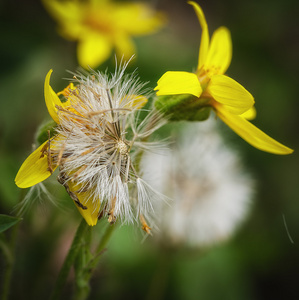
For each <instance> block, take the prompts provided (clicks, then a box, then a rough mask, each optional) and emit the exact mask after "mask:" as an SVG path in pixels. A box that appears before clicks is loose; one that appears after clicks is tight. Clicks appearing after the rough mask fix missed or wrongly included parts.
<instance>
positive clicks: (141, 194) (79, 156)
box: [51, 64, 165, 227]
mask: <svg viewBox="0 0 299 300" xmlns="http://www.w3.org/2000/svg"><path fill="white" fill-rule="evenodd" d="M125 68H126V64H125V65H120V66H118V67H116V71H115V72H114V73H113V74H109V73H108V72H106V73H104V74H103V73H100V72H95V71H92V72H91V73H87V72H86V71H83V73H75V74H73V75H74V77H73V80H72V83H71V85H69V87H68V88H67V89H65V90H64V91H62V92H61V93H58V94H59V95H60V96H61V100H62V103H64V105H61V106H56V108H57V113H58V118H59V124H58V126H57V129H56V131H57V136H56V138H55V139H54V141H53V142H52V147H51V158H52V160H53V163H54V164H58V165H59V169H60V173H59V182H60V183H61V184H62V185H64V187H65V188H66V190H67V192H68V193H69V195H70V196H71V198H73V200H74V201H75V202H76V204H77V205H78V206H79V207H80V208H81V209H82V210H85V209H90V208H91V209H92V210H94V212H95V211H96V210H97V209H98V207H99V204H100V212H101V214H102V215H104V216H107V217H108V220H109V221H110V222H111V223H113V222H115V220H116V219H120V220H121V221H122V222H129V223H131V222H134V221H136V220H138V219H140V216H142V218H143V219H142V220H144V222H146V221H145V220H147V221H149V220H150V219H151V216H152V215H153V214H154V210H153V205H152V201H153V200H155V199H156V198H157V195H156V194H155V191H154V190H153V189H150V187H149V186H148V185H147V184H146V183H145V181H144V180H142V179H141V175H140V174H139V173H140V168H139V161H140V159H139V158H138V157H141V156H142V153H143V152H144V151H150V150H151V149H152V148H156V147H157V144H159V142H155V143H156V144H155V143H154V144H152V143H151V142H150V141H149V137H150V136H151V134H152V133H153V132H155V131H156V130H157V129H158V128H160V127H161V126H162V125H164V124H165V122H164V121H163V120H162V118H161V117H160V115H159V113H158V112H157V111H151V112H150V113H148V114H147V116H146V117H145V119H144V120H143V121H141V120H140V119H139V112H140V110H141V109H142V107H143V106H144V104H145V103H146V102H147V97H148V93H147V91H146V89H145V88H144V86H145V84H143V83H141V82H140V81H139V79H138V77H137V76H136V74H135V73H133V74H129V75H127V74H125ZM63 98H64V99H63ZM63 101H64V102H63ZM137 158H138V159H137ZM79 211H80V210H79ZM100 212H99V213H100ZM142 226H143V227H146V226H145V225H142Z"/></svg>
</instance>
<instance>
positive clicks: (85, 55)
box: [77, 34, 112, 69]
mask: <svg viewBox="0 0 299 300" xmlns="http://www.w3.org/2000/svg"><path fill="white" fill-rule="evenodd" d="M111 51H112V44H111V41H110V40H109V38H108V37H105V36H102V35H99V34H88V35H87V36H86V37H84V39H82V40H80V41H79V44H78V48H77V55H78V61H79V64H80V65H81V66H82V67H83V68H86V69H88V68H96V67H97V66H99V65H100V64H101V63H103V62H104V61H105V60H106V59H108V57H109V56H110V53H111Z"/></svg>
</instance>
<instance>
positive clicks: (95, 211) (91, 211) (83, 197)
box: [68, 180, 101, 226]
mask: <svg viewBox="0 0 299 300" xmlns="http://www.w3.org/2000/svg"><path fill="white" fill-rule="evenodd" d="M68 185H69V188H70V191H71V192H74V193H75V194H76V196H77V197H78V200H79V201H80V203H81V204H82V205H83V206H85V208H86V209H83V208H81V207H79V206H78V205H77V204H76V203H75V204H76V207H77V209H78V210H79V212H80V214H81V215H82V217H83V218H84V219H85V221H86V223H87V224H88V225H89V226H94V225H96V224H97V222H98V216H99V211H100V207H101V201H100V200H99V201H93V196H92V192H90V191H86V192H81V193H79V192H77V191H78V190H80V185H79V184H76V183H73V182H72V181H71V180H70V181H69V182H68Z"/></svg>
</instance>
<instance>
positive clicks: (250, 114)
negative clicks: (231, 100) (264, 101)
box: [241, 106, 256, 120]
mask: <svg viewBox="0 0 299 300" xmlns="http://www.w3.org/2000/svg"><path fill="white" fill-rule="evenodd" d="M241 117H242V118H244V119H246V120H253V119H255V117H256V109H255V107H254V106H252V107H251V108H250V109H249V110H247V111H245V112H244V113H243V114H242V115H241Z"/></svg>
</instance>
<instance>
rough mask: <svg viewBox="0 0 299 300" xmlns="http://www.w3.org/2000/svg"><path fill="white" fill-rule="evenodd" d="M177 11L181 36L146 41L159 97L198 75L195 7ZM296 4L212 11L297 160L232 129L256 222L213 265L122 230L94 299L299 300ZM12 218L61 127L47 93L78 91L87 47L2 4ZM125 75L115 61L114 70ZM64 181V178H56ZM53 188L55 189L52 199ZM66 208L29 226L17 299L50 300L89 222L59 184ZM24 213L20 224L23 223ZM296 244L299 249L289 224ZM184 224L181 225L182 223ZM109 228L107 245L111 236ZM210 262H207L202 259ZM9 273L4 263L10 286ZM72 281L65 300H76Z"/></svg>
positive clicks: (6, 192) (239, 74)
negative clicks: (251, 186)
mask: <svg viewBox="0 0 299 300" xmlns="http://www.w3.org/2000/svg"><path fill="white" fill-rule="evenodd" d="M152 3H153V4H155V5H157V7H158V8H160V9H162V10H164V11H165V13H167V14H168V18H169V27H168V28H166V29H164V30H163V31H161V32H160V33H159V34H157V35H153V36H148V37H143V38H139V39H138V40H136V44H137V49H138V54H137V58H136V59H135V60H134V63H133V64H132V66H131V68H132V69H133V68H136V67H138V72H139V74H140V77H141V79H142V80H143V81H147V80H149V81H150V84H149V85H150V86H151V87H154V86H155V84H156V81H157V80H158V79H159V77H160V76H161V75H162V74H163V73H164V72H165V71H168V70H174V71H175V70H176V71H179V70H184V71H192V70H194V69H195V68H196V65H197V55H198V47H199V41H200V27H199V24H198V21H197V19H196V16H195V13H194V11H193V9H192V7H191V6H189V5H187V4H186V3H185V1H178V0H177V1H173V0H172V1H171V0H168V1H166V0H164V1H163V0H161V1H158V0H157V1H152ZM297 3H298V1H295V0H288V1H283V0H273V1H270V0H253V1H237V0H228V1H220V0H218V1H217V0H213V1H200V2H199V4H200V5H201V6H202V8H203V10H204V12H205V14H206V18H207V21H208V24H209V29H210V33H212V31H214V30H215V29H216V28H217V27H219V26H222V25H225V26H227V27H228V28H229V29H230V30H231V34H232V39H233V60H232V64H231V67H230V68H229V70H228V72H227V74H228V75H229V76H231V77H232V78H234V79H236V80H237V81H239V82H240V83H241V84H243V85H244V86H245V87H246V88H247V89H248V90H249V91H250V92H251V93H252V94H253V95H254V97H255V100H256V108H257V111H258V116H257V119H256V120H255V121H254V123H255V124H256V125H257V126H258V127H259V128H261V129H262V130H264V131H265V132H266V133H268V134H269V135H271V136H272V137H273V138H276V139H277V140H278V141H280V142H282V143H284V144H286V145H287V146H289V147H291V148H293V149H295V152H294V154H292V155H290V156H275V155H272V154H268V153H263V152H261V151H259V150H256V149H254V148H252V147H251V146H250V145H248V144H246V143H245V142H244V141H242V140H241V139H240V138H239V137H238V136H236V135H235V134H234V133H232V132H231V131H230V130H228V129H226V127H225V126H223V132H224V134H226V136H227V141H228V143H232V144H234V146H235V148H238V149H239V150H240V152H241V155H242V157H243V159H244V164H245V165H246V166H247V168H248V170H249V171H250V172H251V173H252V174H253V176H254V177H255V179H256V182H257V190H256V196H255V199H254V201H253V204H252V209H251V214H250V216H249V218H248V219H247V221H246V222H245V223H244V224H243V226H242V228H240V230H239V231H238V233H237V234H236V235H235V236H234V238H233V239H232V240H230V241H229V242H227V243H224V244H222V245H219V246H217V247H215V248H213V249H211V250H210V251H209V252H208V253H205V254H204V255H202V254H201V253H199V252H198V251H194V252H193V253H192V255H190V254H189V253H188V254H187V253H186V252H185V251H183V250H182V249H181V250H179V251H178V252H177V253H172V254H169V253H166V254H165V253H163V251H162V250H161V249H159V248H158V247H157V246H156V245H155V243H154V242H153V240H152V238H151V237H149V238H147V239H146V241H145V242H144V243H142V242H141V240H142V236H141V234H140V233H139V231H138V230H137V229H134V228H130V227H127V226H123V227H121V228H120V229H119V230H118V231H117V233H116V234H115V236H114V237H113V239H112V241H111V244H110V246H109V248H108V251H107V252H106V253H105V254H104V256H103V259H102V261H101V263H100V266H99V268H98V271H97V272H96V274H95V277H94V278H93V280H92V287H93V292H92V295H91V297H90V299H104V297H105V298H106V299H184V300H189V299H190V300H191V299H192V300H193V299H205V300H214V299H215V300H218V299H222V300H226V299H227V300H234V299H236V300H239V299H241V300H249V299H257V300H260V299H271V300H276V299H288V300H291V299H298V297H299V296H298V295H299V285H298V280H299V270H298V269H299V255H298V253H299V252H298V243H299V230H298V227H299V217H298V216H299V199H298V198H299V197H298V195H299V181H298V177H299V175H298V173H299V172H298V167H299V156H298V149H299V147H298V146H299V142H298V129H299V118H298V110H299V97H298V85H299V80H298V70H299V63H298V53H299V36H298V33H299V26H298V13H299V5H298V4H297ZM0 28H1V39H0V59H1V68H0V114H1V117H0V143H1V150H0V155H1V156H0V176H1V180H0V197H1V199H0V213H4V214H11V213H12V209H13V207H14V206H15V204H16V203H18V201H19V199H20V197H22V195H21V191H20V190H19V189H18V188H17V187H16V186H15V185H14V177H15V174H16V172H17V170H18V168H19V166H20V165H21V163H22V161H23V160H24V159H25V158H26V157H27V155H28V154H29V153H30V151H31V145H32V143H33V141H34V134H35V131H36V128H37V127H38V126H39V124H40V123H41V122H42V121H43V120H44V119H45V118H49V117H48V114H47V110H46V106H45V103H44V97H43V83H44V78H45V75H46V73H47V72H48V70H49V69H50V68H52V69H53V70H54V73H53V75H52V79H51V84H52V86H53V88H54V90H56V91H59V90H60V89H62V88H63V87H65V85H66V81H64V80H62V78H65V77H69V74H68V73H67V72H66V70H71V71H74V70H76V68H77V63H76V56H75V53H76V48H75V46H76V44H75V43H74V42H69V41H66V40H64V39H63V38H61V37H60V36H59V35H58V34H57V32H56V30H55V29H56V24H55V22H54V21H53V20H52V19H51V18H50V17H49V16H48V14H47V12H46V11H45V10H44V8H43V6H42V5H41V3H40V2H39V1H33V0H28V1H20V0H19V1H13V0H12V1H3V0H2V1H1V2H0ZM112 65H113V57H112V58H111V60H110V61H108V62H107V63H106V64H105V66H101V68H100V69H103V70H104V69H105V68H106V67H107V66H109V67H111V66H112ZM53 180H55V179H53ZM51 187H53V189H55V190H54V191H53V190H51ZM50 190H51V192H52V193H53V194H54V197H56V198H57V199H58V202H59V203H60V204H61V206H63V209H60V208H56V207H54V206H53V205H52V204H50V203H49V202H47V201H44V202H42V203H37V204H35V205H33V206H32V207H31V210H30V212H29V213H27V214H26V215H25V216H24V220H23V221H22V225H21V228H20V234H19V239H18V245H17V252H16V253H17V264H16V269H15V272H14V279H13V285H12V287H13V289H12V294H11V299H46V297H47V295H48V294H49V291H50V290H51V287H52V285H53V281H54V279H55V276H56V275H57V272H58V268H59V264H60V263H61V260H62V258H63V255H64V253H65V251H67V247H68V245H69V243H70V241H71V238H72V236H73V234H74V231H75V229H76V226H77V224H78V222H79V219H80V217H79V215H78V213H77V210H76V208H75V206H74V205H72V203H70V201H69V199H67V197H66V195H65V192H64V190H63V189H62V188H61V189H60V187H57V185H54V184H51V183H50ZM12 214H13V213H12ZM284 217H285V220H286V223H287V227H288V230H289V232H290V235H291V237H292V239H293V241H294V243H292V242H291V240H290V238H289V237H288V233H287V230H286V227H285V224H284V219H283V218H284ZM174 221H175V220H174ZM103 226H104V224H103V223H100V224H99V226H98V228H97V229H96V230H95V234H99V235H100V234H101V230H102V227H103ZM197 252H198V253H197ZM4 267H5V262H4V261H3V260H1V263H0V282H1V276H2V271H1V270H3V268H4ZM71 291H72V286H71V280H70V283H69V287H67V288H66V294H65V298H64V299H70V298H71V296H70V295H71Z"/></svg>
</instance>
